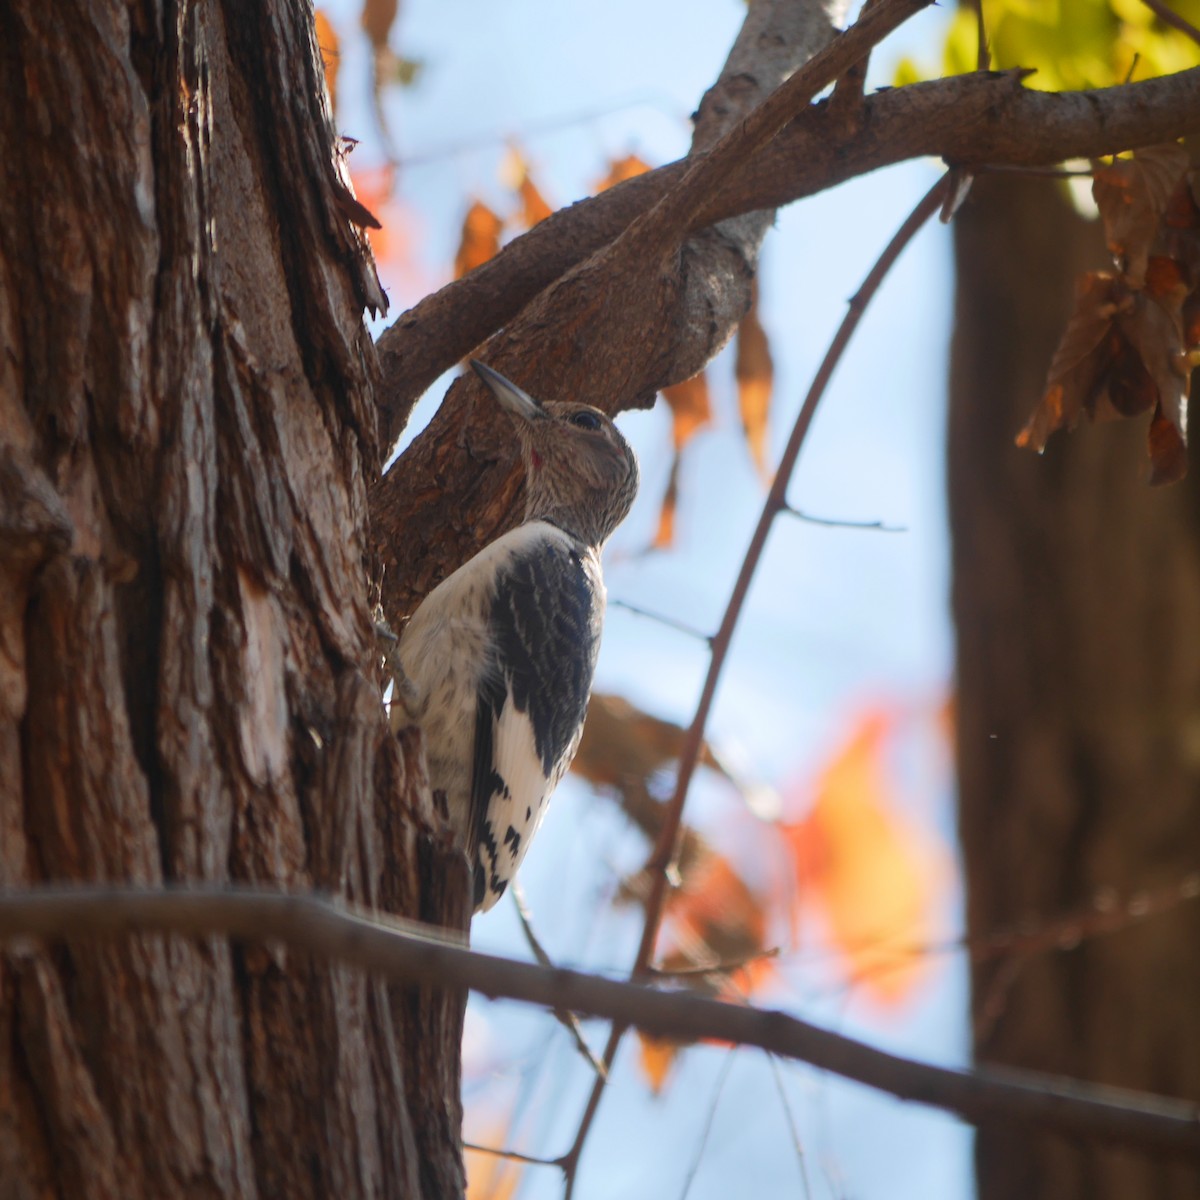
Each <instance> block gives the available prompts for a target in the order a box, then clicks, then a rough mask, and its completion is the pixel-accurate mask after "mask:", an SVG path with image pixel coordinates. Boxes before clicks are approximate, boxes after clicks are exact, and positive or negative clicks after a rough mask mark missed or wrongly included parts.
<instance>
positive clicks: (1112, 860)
mask: <svg viewBox="0 0 1200 1200" xmlns="http://www.w3.org/2000/svg"><path fill="white" fill-rule="evenodd" d="M1058 187H1059V185H1057V184H1053V183H1050V182H1047V181H1040V180H1034V181H1022V182H1014V181H1011V180H1001V179H998V178H996V177H990V178H984V179H982V180H980V181H979V182H978V183H977V185H976V189H975V192H974V194H973V195H972V197H971V199H970V201H969V202H968V204H967V205H966V207H965V208H964V210H963V211H962V213H961V214H960V216H959V218H958V220H957V223H956V250H957V289H958V294H957V309H956V328H955V337H954V345H953V357H952V368H951V410H950V446H949V450H950V464H949V472H950V474H949V485H950V511H951V526H952V536H953V555H954V613H955V619H956V622H957V626H958V675H959V679H958V695H959V747H958V759H959V780H960V792H961V835H962V846H963V853H964V856H965V866H966V877H967V928H968V933H969V936H970V938H971V941H972V945H973V946H974V947H976V948H977V951H978V949H979V948H980V947H982V945H983V943H984V939H986V938H987V937H988V936H989V935H991V934H995V933H996V932H998V931H1012V930H1016V931H1022V930H1024V931H1033V930H1036V929H1037V928H1039V927H1043V926H1046V925H1048V924H1051V923H1053V922H1054V921H1055V920H1056V919H1058V918H1061V917H1064V916H1068V915H1071V914H1086V913H1088V912H1089V911H1091V912H1093V913H1094V912H1095V911H1096V910H1097V908H1100V909H1106V908H1107V907H1108V906H1115V907H1116V909H1117V910H1118V911H1121V910H1124V912H1125V914H1126V916H1127V917H1128V918H1129V919H1128V921H1127V922H1126V927H1125V928H1123V929H1122V930H1121V931H1119V932H1116V933H1112V934H1111V935H1108V936H1103V937H1087V936H1084V937H1083V939H1082V940H1080V941H1078V942H1077V944H1070V938H1069V936H1068V938H1067V939H1065V943H1064V944H1063V945H1061V946H1059V947H1058V948H1057V949H1054V950H1052V951H1044V950H1043V951H1041V952H1028V953H1022V952H1021V951H1020V950H1017V951H1016V952H1013V953H1010V954H1006V955H1005V956H1004V957H993V958H988V957H986V956H982V955H980V954H978V953H977V955H976V958H975V963H974V967H973V975H972V984H973V1015H974V1021H975V1053H976V1057H977V1059H978V1060H979V1061H980V1062H981V1063H1003V1064H1009V1065H1012V1066H1022V1067H1032V1068H1037V1069H1040V1070H1047V1071H1054V1072H1061V1073H1063V1074H1066V1075H1071V1076H1076V1077H1078V1078H1081V1079H1084V1080H1090V1081H1095V1082H1100V1083H1108V1084H1118V1085H1124V1086H1129V1087H1136V1088H1142V1089H1145V1090H1147V1091H1152V1092H1161V1093H1166V1094H1169V1095H1176V1096H1184V1097H1187V1098H1190V1099H1192V1100H1197V1099H1200V1021H1197V1019H1196V1014H1197V1013H1198V1012H1200V954H1198V953H1197V946H1198V945H1200V907H1198V906H1197V905H1196V903H1195V902H1194V901H1192V900H1190V899H1189V897H1190V896H1191V895H1192V893H1193V891H1194V888H1193V884H1194V882H1195V879H1196V876H1195V872H1196V870H1197V864H1198V863H1200V779H1198V772H1200V755H1198V754H1197V719H1196V704H1197V698H1198V697H1200V624H1198V623H1197V619H1196V614H1197V612H1200V525H1198V514H1200V507H1198V506H1197V483H1196V480H1197V473H1196V472H1195V471H1194V470H1193V473H1192V476H1191V478H1190V479H1189V480H1188V481H1186V482H1185V483H1183V484H1181V485H1178V486H1176V487H1173V488H1167V489H1162V490H1154V489H1151V488H1149V487H1147V486H1146V484H1145V482H1144V480H1145V476H1146V469H1145V468H1146V461H1145V449H1144V446H1145V423H1144V421H1140V420H1139V421H1135V422H1124V423H1121V424H1118V425H1105V426H1101V427H1097V428H1084V429H1081V430H1079V431H1078V432H1075V433H1073V434H1069V435H1068V434H1059V435H1057V436H1056V437H1055V438H1054V439H1052V441H1051V444H1050V446H1049V447H1048V448H1047V451H1046V454H1045V456H1044V457H1043V458H1041V459H1039V458H1037V457H1035V456H1033V455H1031V454H1029V453H1028V452H1026V451H1021V450H1018V449H1016V448H1015V447H1014V445H1013V435H1014V434H1015V432H1016V431H1017V430H1018V429H1019V428H1020V427H1021V425H1022V424H1023V422H1024V419H1025V417H1026V416H1027V415H1028V412H1029V410H1030V409H1031V407H1032V405H1033V404H1034V402H1035V400H1036V399H1037V398H1038V396H1039V394H1040V391H1041V387H1042V385H1043V382H1044V378H1045V372H1046V368H1047V366H1048V364H1049V362H1050V357H1051V354H1052V353H1053V350H1054V345H1055V342H1056V340H1057V338H1058V336H1059V335H1060V334H1061V332H1062V329H1063V327H1064V323H1065V321H1066V318H1067V314H1068V312H1069V310H1070V304H1071V296H1072V286H1073V280H1074V278H1075V276H1076V275H1077V274H1078V273H1079V272H1080V271H1082V270H1084V269H1086V268H1089V267H1101V266H1103V265H1105V264H1104V250H1103V243H1102V239H1101V236H1100V232H1099V229H1098V227H1097V226H1096V225H1094V224H1091V225H1090V224H1088V223H1086V222H1084V221H1082V220H1080V219H1079V218H1078V217H1077V216H1075V215H1074V213H1073V212H1072V211H1071V210H1070V208H1069V206H1068V205H1067V203H1066V202H1065V200H1064V199H1063V198H1062V197H1061V195H1060V193H1059V191H1058ZM1147 896H1150V897H1155V898H1157V899H1158V900H1162V897H1164V896H1165V897H1166V898H1167V899H1166V901H1165V902H1164V903H1163V907H1164V909H1165V911H1163V912H1162V913H1161V914H1159V915H1154V916H1151V917H1148V918H1146V919H1145V920H1141V921H1139V920H1138V919H1137V917H1138V915H1139V911H1140V909H1141V908H1142V907H1143V901H1144V899H1145V898H1146V897H1147ZM1172 898H1174V900H1172ZM1174 901H1177V902H1174ZM976 1164H977V1171H978V1177H979V1188H980V1196H981V1197H982V1198H983V1200H1001V1198H1003V1200H1016V1198H1017V1197H1020V1198H1021V1200H1027V1198H1036V1197H1054V1198H1055V1200H1069V1198H1071V1197H1079V1198H1080V1200H1083V1198H1084V1197H1087V1198H1088V1200H1098V1198H1103V1197H1114V1198H1116V1197H1122V1198H1127V1197H1132V1196H1155V1197H1160V1198H1161V1197H1181V1198H1182V1197H1185V1196H1186V1197H1193V1196H1195V1195H1197V1194H1198V1192H1200V1173H1197V1171H1196V1170H1195V1168H1185V1167H1183V1166H1181V1165H1179V1164H1172V1163H1168V1162H1163V1161H1154V1160H1153V1159H1152V1158H1151V1157H1149V1156H1143V1155H1138V1154H1134V1153H1131V1152H1125V1151H1122V1152H1118V1151H1115V1150H1109V1149H1105V1148H1104V1147H1101V1146H1097V1145H1095V1144H1092V1143H1087V1144H1085V1143H1082V1142H1080V1143H1068V1142H1066V1141H1064V1140H1062V1139H1057V1138H1051V1137H1041V1138H1039V1137H1029V1136H1028V1135H1027V1134H1026V1133H1022V1132H1016V1131H1007V1130H1004V1129H1000V1128H991V1127H989V1128H985V1129H983V1130H981V1131H980V1133H979V1135H978V1141H977V1152H976Z"/></svg>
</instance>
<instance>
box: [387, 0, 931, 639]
mask: <svg viewBox="0 0 1200 1200" xmlns="http://www.w3.org/2000/svg"><path fill="white" fill-rule="evenodd" d="M763 3H764V0H759V4H758V5H756V6H755V7H756V8H757V7H759V6H760V5H762V4H763ZM928 3H931V0H880V2H879V3H878V5H877V6H876V7H874V8H872V9H871V11H870V12H868V13H865V14H864V15H863V16H862V17H861V18H860V20H859V21H858V22H857V23H856V24H855V25H853V26H851V27H850V28H849V29H848V30H846V31H845V32H844V33H842V34H841V35H840V36H839V37H837V38H835V39H834V40H833V41H831V42H830V43H829V44H828V45H827V46H826V47H825V48H824V49H822V50H820V51H819V52H818V53H816V54H815V55H813V57H812V58H810V59H809V61H808V62H806V63H805V64H804V65H803V66H802V67H800V68H799V70H797V71H796V72H795V74H793V75H792V76H791V77H790V78H789V79H787V80H786V81H785V82H784V83H783V84H782V85H780V86H778V87H776V88H775V90H774V91H771V92H770V94H769V95H767V97H766V99H765V100H763V102H762V103H761V104H759V105H758V106H757V107H754V108H751V109H750V110H749V111H748V112H746V113H745V114H744V119H742V120H741V121H740V122H739V121H733V122H731V123H730V124H731V127H730V128H729V129H728V131H727V132H725V133H724V135H723V136H722V137H721V138H720V140H719V141H718V142H717V143H716V145H715V146H714V147H713V148H712V150H711V151H709V152H708V153H706V154H702V155H697V156H695V157H693V158H689V159H688V160H687V162H686V166H685V171H684V175H683V177H682V178H681V179H679V180H678V181H677V182H676V183H675V184H674V185H673V186H672V187H671V188H670V189H669V190H668V191H667V192H666V193H665V194H663V195H662V197H661V199H659V200H658V202H657V203H656V204H654V205H653V206H652V207H651V208H649V209H648V210H647V211H645V212H643V213H642V214H641V215H640V216H638V218H637V219H636V220H634V221H633V222H632V223H631V224H630V225H629V226H628V227H627V228H625V229H624V231H623V232H621V233H620V235H619V236H618V237H616V238H615V239H614V240H613V241H611V242H610V243H609V244H607V245H605V246H603V247H602V249H601V250H600V251H599V252H598V253H596V254H593V255H592V256H591V257H590V258H587V259H586V260H584V261H583V262H580V263H578V264H577V265H576V266H575V267H573V268H572V269H570V270H569V271H567V272H566V273H565V274H563V275H561V276H559V277H558V278H556V279H554V280H553V281H552V282H551V284H550V285H549V286H548V287H546V288H544V289H543V290H542V291H540V292H539V293H538V294H537V296H536V297H535V298H534V299H533V301H532V302H531V303H529V304H527V305H525V306H524V308H523V309H522V310H521V311H520V313H519V314H518V315H517V316H516V318H515V319H514V320H512V321H511V322H507V323H505V325H504V327H503V328H502V329H501V330H500V331H499V332H498V333H497V334H496V336H495V337H494V338H492V339H491V340H490V341H489V343H488V345H487V348H486V351H485V354H486V357H487V360H488V362H489V363H490V364H491V365H493V366H495V367H496V368H497V369H498V370H499V371H501V372H503V373H505V374H507V375H508V376H509V377H510V378H512V379H514V380H517V381H518V382H519V383H520V384H521V386H522V387H525V388H526V389H527V390H529V391H530V392H531V393H533V394H534V395H543V396H547V397H550V396H563V395H567V396H570V397H572V398H573V399H575V400H581V401H585V402H589V403H592V404H595V405H596V406H597V407H599V408H602V409H604V410H605V411H607V412H614V411H616V410H617V409H620V408H625V407H631V406H639V405H640V406H647V405H649V404H651V403H653V400H654V396H655V394H656V392H657V390H658V389H659V388H661V387H663V386H665V385H667V384H670V383H674V382H678V381H679V380H681V379H685V378H687V377H688V376H690V375H692V374H694V373H695V372H696V371H697V370H699V369H700V367H702V366H703V365H704V363H705V362H706V361H707V360H708V359H709V358H710V357H711V356H712V355H713V354H715V353H716V351H717V350H719V349H720V347H721V346H722V345H723V344H724V342H725V340H726V339H727V338H728V336H729V335H730V333H731V332H732V331H733V328H734V327H735V324H736V321H737V319H739V318H740V316H741V314H742V312H744V309H745V306H746V305H747V304H748V303H749V284H750V281H751V280H752V278H753V271H754V256H755V254H756V252H757V241H756V240H755V237H754V235H753V230H752V229H743V230H740V231H734V232H733V233H732V234H731V235H730V234H727V232H726V231H725V230H720V231H716V232H714V233H710V234H706V235H693V233H692V231H693V230H695V229H703V228H704V227H705V226H707V225H710V224H712V222H711V221H698V220H697V214H698V213H699V212H701V211H702V210H704V209H705V208H706V207H707V206H708V204H709V202H710V199H711V196H712V195H713V194H714V192H716V191H718V190H719V189H720V187H721V186H722V185H723V184H724V183H725V182H727V181H730V180H733V179H735V178H736V176H737V175H738V173H739V171H740V170H741V169H742V168H743V166H744V164H745V163H746V162H747V161H748V160H749V159H751V158H752V157H753V156H754V155H755V154H757V153H758V152H759V151H760V150H761V149H762V148H763V146H765V145H766V143H767V142H768V141H769V140H770V139H771V138H772V137H774V136H775V135H776V134H777V133H778V132H779V130H780V129H782V128H783V127H784V126H785V125H786V124H787V122H788V121H789V120H790V119H791V117H793V116H794V115H795V114H796V113H798V112H800V111H802V110H803V109H805V108H806V107H807V106H808V105H809V104H810V103H811V101H812V99H813V97H814V96H816V94H817V93H818V92H819V91H820V90H821V89H822V88H824V87H826V86H828V85H829V84H830V83H832V82H833V81H834V80H835V79H837V77H838V76H839V75H840V74H842V73H844V72H845V71H846V70H848V69H849V68H850V67H852V66H853V65H854V64H855V63H856V62H858V61H859V60H860V59H861V58H862V57H863V55H865V54H866V53H867V52H868V51H869V50H870V49H871V47H872V46H873V45H875V44H876V43H877V42H879V41H880V40H882V39H883V38H884V37H885V36H886V35H887V34H888V33H889V32H890V31H892V30H893V29H895V28H896V27H897V26H898V25H899V24H901V23H902V22H903V21H904V20H905V19H907V18H908V17H909V16H911V15H912V14H913V13H914V12H916V11H918V10H919V9H920V8H922V7H924V6H925V5H926V4H928ZM764 73H765V74H769V72H764ZM758 92H759V86H758V83H757V81H756V82H755V85H754V86H753V87H752V88H750V89H749V91H748V103H752V102H753V100H754V98H755V97H756V96H757V94H758ZM749 224H751V225H753V224H754V223H753V222H751V223H749ZM760 232H761V231H760ZM739 298H740V299H739ZM446 319H447V321H448V322H449V323H450V324H456V323H457V320H458V318H457V316H456V315H455V314H454V313H452V312H450V313H447V314H446ZM389 361H390V362H392V363H393V364H394V359H390V360H389ZM386 365H387V364H385V368H386ZM483 401H486V403H482V402H483ZM514 466H515V462H514V455H513V438H512V436H511V432H510V431H509V429H508V428H507V422H505V421H497V419H496V412H495V406H494V404H493V403H492V402H491V400H490V398H488V397H486V396H485V393H484V389H483V385H482V384H479V383H478V381H476V380H474V379H472V378H468V377H464V378H462V379H460V380H458V381H457V382H456V383H455V384H454V386H453V387H452V388H451V389H450V392H449V394H448V395H447V397H446V401H445V403H444V404H443V405H442V407H441V409H440V410H439V411H438V414H437V416H436V417H435V418H434V420H433V421H432V422H431V424H430V426H429V428H428V429H426V430H425V431H424V432H423V433H422V434H421V436H420V437H419V438H418V439H417V440H416V441H415V442H414V443H413V445H412V446H410V447H409V448H408V450H407V451H406V452H405V454H404V456H403V462H402V465H400V466H398V467H397V468H394V469H393V470H391V471H390V472H388V474H387V475H386V476H384V478H383V479H382V480H381V481H379V483H377V484H376V486H375V488H374V489H373V492H372V494H371V510H372V542H373V546H372V548H373V550H374V551H375V553H376V554H377V555H378V558H379V561H380V563H381V565H382V567H383V584H382V601H383V608H384V612H385V613H386V614H387V616H388V619H389V620H391V621H392V622H393V623H396V622H398V621H399V620H400V619H401V618H402V617H403V616H404V615H405V614H407V613H409V612H411V611H412V609H413V607H415V604H416V603H417V602H418V601H419V600H420V599H421V598H422V597H423V596H424V595H425V594H426V593H427V592H428V591H429V590H430V588H432V587H433V586H434V585H436V583H437V582H438V580H439V579H441V578H443V577H444V576H445V575H447V574H448V573H449V572H450V571H452V570H453V569H454V568H455V567H457V566H458V565H459V564H460V563H462V562H463V561H465V559H466V558H468V557H469V556H470V554H471V553H473V552H474V551H475V550H476V549H478V547H479V546H480V545H483V544H485V543H486V542H488V541H490V540H492V539H493V538H494V537H496V536H497V535H498V534H500V533H502V532H503V531H504V530H505V529H506V528H508V527H509V526H511V524H512V523H513V518H514V515H515V511H516V500H517V497H518V494H519V476H518V473H517V472H515V471H514V469H513V468H514ZM448 484H449V485H450V486H447V485H448ZM418 517H419V519H417V518H418Z"/></svg>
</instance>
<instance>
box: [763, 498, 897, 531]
mask: <svg viewBox="0 0 1200 1200" xmlns="http://www.w3.org/2000/svg"><path fill="white" fill-rule="evenodd" d="M780 511H781V512H782V513H784V514H785V515H786V516H789V517H795V518H796V520H797V521H804V522H805V523H806V524H808V525H823V526H825V527H826V528H827V529H869V530H873V531H874V532H876V533H907V532H908V526H907V525H888V524H887V523H886V522H884V521H846V520H843V519H842V518H841V517H814V516H813V515H812V514H811V513H806V512H804V511H802V510H801V509H799V508H793V507H792V506H791V505H790V504H785V505H784V506H783V508H782V509H780Z"/></svg>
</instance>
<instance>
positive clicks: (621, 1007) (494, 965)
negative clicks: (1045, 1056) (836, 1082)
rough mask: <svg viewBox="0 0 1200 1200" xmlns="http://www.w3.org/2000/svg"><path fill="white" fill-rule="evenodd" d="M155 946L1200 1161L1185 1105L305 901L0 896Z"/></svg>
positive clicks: (1195, 1126) (267, 895)
mask: <svg viewBox="0 0 1200 1200" xmlns="http://www.w3.org/2000/svg"><path fill="white" fill-rule="evenodd" d="M151 933H157V934H176V935H181V936H208V935H212V934H219V935H225V936H228V937H231V938H236V939H239V940H243V941H251V942H263V941H275V942H282V943H284V944H285V945H287V946H289V947H291V948H292V949H294V950H296V951H299V952H301V953H306V954H314V955H317V956H319V957H322V958H328V959H331V960H334V961H337V962H341V963H344V964H346V965H347V966H351V967H356V968H359V969H360V970H364V971H370V972H372V973H375V974H379V975H382V976H385V977H387V978H389V979H393V980H399V981H403V982H408V983H420V984H431V983H432V984H437V985H439V986H441V987H447V988H470V989H471V990H472V991H475V992H479V993H482V994H483V995H485V996H489V997H493V998H495V997H501V996H502V997H506V998H508V999H512V1000H521V1001H524V1002H526V1003H529V1004H536V1005H539V1006H541V1007H544V1008H548V1009H569V1010H571V1011H573V1012H577V1013H580V1014H584V1015H587V1016H592V1017H602V1018H605V1019H607V1020H610V1021H615V1022H617V1023H618V1024H620V1025H623V1026H631V1025H632V1026H637V1027H638V1028H639V1029H643V1030H645V1031H646V1032H647V1033H649V1034H652V1035H655V1036H659V1037H674V1038H678V1039H684V1040H699V1039H701V1038H709V1039H715V1040H718V1041H725V1042H732V1043H734V1044H736V1045H740V1046H757V1047H759V1048H761V1049H763V1050H767V1051H769V1052H770V1053H772V1054H778V1055H782V1056H783V1057H785V1058H792V1059H796V1060H799V1061H801V1062H807V1063H810V1064H811V1065H813V1066H815V1067H818V1068H819V1069H821V1070H826V1071H831V1072H833V1073H834V1074H836V1075H840V1076H842V1077H843V1078H846V1079H852V1080H856V1081H857V1082H859V1083H863V1084H865V1085H867V1086H868V1087H873V1088H876V1089H877V1090H880V1091H884V1092H888V1093H889V1094H891V1095H893V1096H897V1097H899V1098H900V1099H903V1100H915V1101H917V1102H918V1103H921V1104H927V1105H930V1106H933V1107H936V1108H941V1109H944V1110H946V1111H947V1112H952V1113H955V1114H957V1115H958V1116H960V1117H962V1118H963V1119H964V1120H967V1121H970V1122H972V1123H976V1124H979V1123H983V1122H987V1121H994V1120H1003V1121H1009V1122H1013V1121H1015V1122H1020V1123H1022V1124H1024V1125H1028V1126H1034V1127H1036V1128H1038V1129H1041V1130H1047V1129H1050V1130H1055V1131H1057V1132H1059V1133H1070V1134H1076V1135H1082V1136H1088V1137H1095V1138H1105V1139H1111V1140H1114V1141H1118V1142H1121V1143H1124V1144H1125V1145H1129V1146H1134V1147H1137V1148H1140V1149H1142V1150H1156V1151H1161V1152H1165V1153H1170V1154H1175V1155H1180V1156H1185V1157H1187V1158H1188V1159H1191V1160H1200V1106H1198V1105H1195V1104H1192V1103H1188V1102H1186V1101H1182V1100H1175V1099H1171V1098H1168V1097H1165V1096H1153V1095H1148V1094H1145V1093H1139V1092H1133V1091H1128V1090H1125V1089H1121V1088H1112V1087H1104V1086H1097V1085H1091V1084H1084V1083H1079V1082H1076V1081H1074V1080H1070V1079H1063V1078H1059V1077H1055V1076H1048V1075H1043V1074H1039V1073H1037V1072H1032V1071H1015V1070H1004V1069H995V1068H980V1069H978V1070H975V1071H961V1070H954V1069H951V1068H948V1067H937V1066H932V1065H929V1064H926V1063H919V1062H914V1061H912V1060H910V1059H905V1058H901V1057H899V1056H898V1055H894V1054H888V1053H885V1052H884V1051H881V1050H876V1049H874V1048H873V1047H871V1046H866V1045H864V1044H863V1043H861V1042H856V1041H854V1040H853V1039H852V1038H848V1037H844V1036H843V1035H841V1034H836V1033H831V1032H829V1031H828V1030H824V1029H820V1028H818V1027H817V1026H814V1025H810V1024H808V1023H807V1022H805V1021H800V1020H797V1019H796V1018H794V1017H791V1016H788V1015H786V1014H785V1013H782V1012H765V1011H761V1010H758V1009H754V1008H748V1007H744V1006H742V1005H733V1004H723V1003H721V1002H720V1001H717V1000H710V999H707V998H704V997H700V996H696V995H693V994H691V993H688V992H668V991H659V990H657V989H655V988H651V987H647V986H645V985H644V984H635V983H625V982H620V981H617V980H612V979H605V978H603V977H601V976H598V975H588V974H585V973H584V972H581V971H571V970H566V969H564V968H561V967H556V968H551V967H544V966H541V965H540V964H536V963H525V962H517V961H514V960H512V959H506V958H499V957H496V956H494V955H488V954H480V953H477V952H475V951H472V950H469V949H468V948H467V947H466V946H464V945H462V944H461V942H459V941H457V940H454V939H452V938H448V937H446V936H445V935H444V934H442V933H441V932H440V931H437V930H433V929H431V928H430V927H428V926H421V925H416V924H413V923H411V922H400V921H396V920H391V919H384V918H381V917H378V916H374V915H372V914H370V913H368V912H366V911H364V910H359V909H356V908H352V907H350V906H345V905H342V904H339V903H335V902H333V901H331V900H326V899H321V898H318V897H315V896H311V895H288V894H282V893H279V892H272V891H268V890H264V889H256V888H235V887H195V888H180V889H174V888H165V889H155V888H127V887H84V888H70V889H58V888H44V889H37V890H29V891H23V892H8V893H2V894H0V943H6V944H13V943H19V942H20V941H22V940H28V939H30V938H43V939H52V940H56V941H70V940H73V939H79V938H97V937H124V936H127V935H130V934H151Z"/></svg>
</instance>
